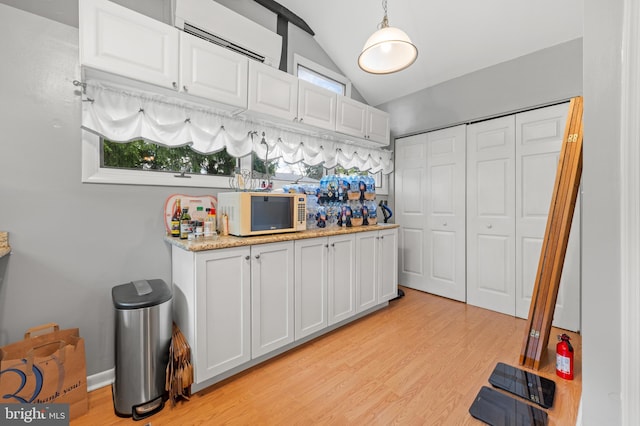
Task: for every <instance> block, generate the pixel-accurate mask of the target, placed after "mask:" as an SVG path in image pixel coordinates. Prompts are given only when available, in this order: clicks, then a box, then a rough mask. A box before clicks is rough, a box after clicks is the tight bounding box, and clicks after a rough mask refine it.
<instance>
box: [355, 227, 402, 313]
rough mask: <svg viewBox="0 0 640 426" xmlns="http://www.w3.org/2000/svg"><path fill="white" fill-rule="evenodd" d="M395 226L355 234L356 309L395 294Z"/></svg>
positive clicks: (360, 309)
mask: <svg viewBox="0 0 640 426" xmlns="http://www.w3.org/2000/svg"><path fill="white" fill-rule="evenodd" d="M397 254H398V230H397V229H395V228H393V229H385V230H382V231H372V232H362V233H358V234H356V310H357V311H358V312H362V311H366V310H367V309H369V308H372V307H373V306H376V305H378V304H380V303H384V302H387V301H389V300H391V299H393V298H395V297H396V296H397V295H398V255H397Z"/></svg>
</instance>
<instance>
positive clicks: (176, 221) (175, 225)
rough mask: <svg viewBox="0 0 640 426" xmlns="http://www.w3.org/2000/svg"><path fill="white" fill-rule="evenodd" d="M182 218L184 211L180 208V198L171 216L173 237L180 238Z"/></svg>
mask: <svg viewBox="0 0 640 426" xmlns="http://www.w3.org/2000/svg"><path fill="white" fill-rule="evenodd" d="M180 216H182V209H181V208H180V198H178V199H177V200H176V208H175V209H174V210H173V214H172V216H171V231H170V232H171V236H172V237H179V236H180Z"/></svg>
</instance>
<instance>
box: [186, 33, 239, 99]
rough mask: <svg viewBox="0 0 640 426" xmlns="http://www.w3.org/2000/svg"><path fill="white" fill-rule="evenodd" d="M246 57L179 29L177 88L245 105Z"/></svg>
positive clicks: (204, 96)
mask: <svg viewBox="0 0 640 426" xmlns="http://www.w3.org/2000/svg"><path fill="white" fill-rule="evenodd" d="M248 68H249V59H248V58H246V57H245V56H242V55H238V54H237V53H234V52H231V51H230V50H228V49H225V48H223V47H220V46H217V45H215V44H213V43H210V42H208V41H206V40H203V39H201V38H198V37H195V36H192V35H190V34H186V33H183V32H181V33H180V90H182V91H184V92H186V93H189V94H191V95H195V96H200V97H203V98H207V99H211V100H213V101H216V102H220V103H223V104H227V105H231V106H235V107H238V108H242V109H245V108H246V107H247V76H248Z"/></svg>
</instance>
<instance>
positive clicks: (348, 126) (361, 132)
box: [336, 96, 389, 145]
mask: <svg viewBox="0 0 640 426" xmlns="http://www.w3.org/2000/svg"><path fill="white" fill-rule="evenodd" d="M337 109H338V115H337V118H336V131H338V132H341V133H344V134H346V135H351V136H355V137H357V138H362V139H367V140H370V141H372V142H376V143H379V144H381V145H388V144H389V114H387V113H386V112H384V111H380V110H378V109H375V108H373V107H370V106H368V105H365V104H363V103H361V102H358V101H355V100H353V99H351V98H347V97H345V96H338V107H337Z"/></svg>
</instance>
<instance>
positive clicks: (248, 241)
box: [164, 223, 400, 251]
mask: <svg viewBox="0 0 640 426" xmlns="http://www.w3.org/2000/svg"><path fill="white" fill-rule="evenodd" d="M399 226H400V225H396V224H395V223H388V224H379V225H367V226H356V227H352V228H328V229H327V228H325V229H309V230H307V231H300V232H288V233H284V234H271V235H260V236H255V237H235V236H233V235H229V236H224V237H223V236H219V237H218V238H217V239H198V240H181V239H180V238H175V237H171V236H170V235H166V236H165V237H164V240H165V241H166V242H168V243H170V244H172V245H174V246H176V247H180V248H182V249H184V250H188V251H204V250H217V249H223V248H230V247H242V246H249V245H255V244H266V243H275V242H280V241H293V240H303V239H306V238H317V237H328V236H331V235H344V234H353V233H356V232H367V231H379V230H381V229H392V228H398V227H399Z"/></svg>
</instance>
